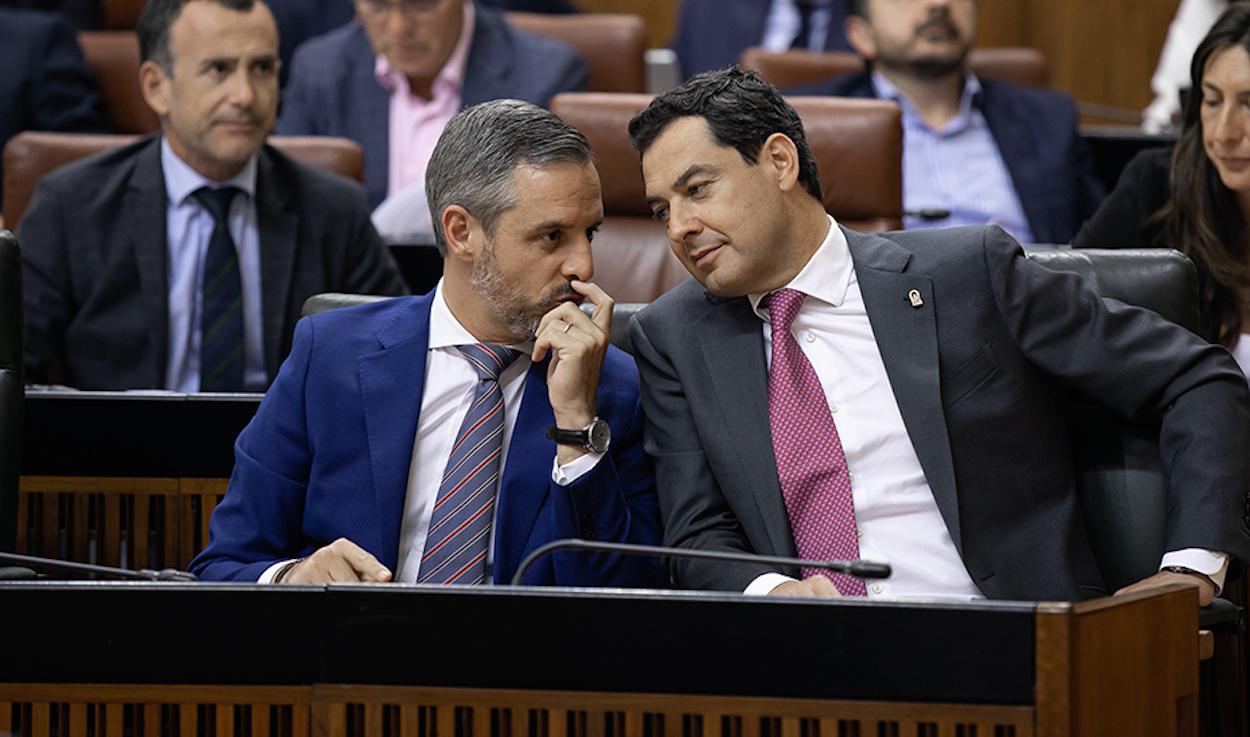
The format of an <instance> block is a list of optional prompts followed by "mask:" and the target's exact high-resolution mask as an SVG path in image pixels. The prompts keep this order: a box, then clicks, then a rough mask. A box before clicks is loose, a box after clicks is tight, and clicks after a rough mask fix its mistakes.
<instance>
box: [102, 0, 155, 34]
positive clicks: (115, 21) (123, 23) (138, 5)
mask: <svg viewBox="0 0 1250 737" xmlns="http://www.w3.org/2000/svg"><path fill="white" fill-rule="evenodd" d="M146 4H147V0H100V11H101V13H102V15H103V16H104V27H105V28H108V29H111V30H119V31H130V30H134V27H135V25H136V24H137V23H138V22H139V13H140V12H142V11H143V6H144V5H146Z"/></svg>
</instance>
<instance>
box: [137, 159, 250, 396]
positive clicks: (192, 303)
mask: <svg viewBox="0 0 1250 737" xmlns="http://www.w3.org/2000/svg"><path fill="white" fill-rule="evenodd" d="M161 168H162V170H163V171H164V173H165V193H166V195H167V197H168V203H167V205H166V210H165V231H166V233H165V235H166V244H167V247H168V254H169V271H168V273H167V275H166V276H167V278H168V281H169V338H168V340H169V343H168V349H169V350H168V361H167V362H166V364H165V388H166V389H169V390H170V391H176V392H185V393H188V394H190V393H194V392H198V391H199V390H200V314H201V313H200V310H201V304H202V301H203V300H202V299H201V289H200V287H201V285H202V283H203V281H204V277H203V273H204V258H205V256H207V255H208V243H209V241H210V240H212V237H213V228H214V227H215V223H214V222H213V216H212V214H211V213H210V212H209V211H208V210H206V209H204V206H203V205H201V204H200V201H199V200H197V199H196V198H195V197H193V196H192V195H193V194H194V193H195V191H196V190H197V189H199V188H200V187H211V188H217V187H225V186H231V187H238V188H239V189H240V190H241V192H240V193H239V194H237V195H235V197H234V200H233V201H232V202H231V203H230V214H229V216H228V218H227V219H228V223H229V229H230V237H231V238H233V239H234V247H235V250H236V252H237V253H238V257H239V280H240V282H241V284H242V287H243V384H244V386H246V387H247V388H248V389H250V390H253V391H264V390H265V386H266V385H267V384H268V383H269V376H268V374H267V373H265V341H264V332H263V330H264V328H263V327H262V326H263V324H264V323H263V321H262V320H261V311H262V309H263V305H262V304H261V283H260V226H259V224H258V223H257V216H256V157H255V156H253V157H252V158H251V160H249V161H248V162H247V164H246V165H245V166H244V167H243V170H242V171H240V172H239V173H238V174H237V175H236V176H235V177H234V178H232V179H228V180H226V181H224V182H214V181H211V180H209V179H206V178H204V177H203V176H201V175H200V174H199V172H197V171H195V170H194V169H192V168H191V167H190V166H188V165H187V164H186V162H184V161H183V160H182V159H180V158H178V155H177V154H175V153H174V150H173V149H172V148H170V146H169V141H167V140H165V139H164V138H162V139H161Z"/></svg>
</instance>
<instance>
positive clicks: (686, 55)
mask: <svg viewBox="0 0 1250 737" xmlns="http://www.w3.org/2000/svg"><path fill="white" fill-rule="evenodd" d="M845 19H846V7H845V2H844V0H734V1H733V2H725V0H684V1H683V2H682V4H681V11H680V15H679V16H678V17H677V35H676V36H675V37H674V38H673V43H672V48H673V51H674V52H676V54H677V61H678V63H679V64H680V65H681V73H682V76H683V77H686V78H689V77H693V76H694V75H696V74H699V73H701V72H708V71H711V70H713V69H722V68H724V67H728V66H733V65H734V64H737V63H738V58H739V57H740V56H742V52H743V51H746V50H747V49H749V48H751V47H752V46H762V47H764V48H767V49H770V50H772V51H785V50H786V49H805V50H807V51H850V50H851V47H850V46H848V45H847V43H846V36H844V35H843V33H842V24H843V21H844V20H845Z"/></svg>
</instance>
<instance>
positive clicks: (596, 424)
mask: <svg viewBox="0 0 1250 737" xmlns="http://www.w3.org/2000/svg"><path fill="white" fill-rule="evenodd" d="M611 442H612V428H610V427H608V423H606V422H604V421H603V420H601V419H599V418H598V417H596V418H595V419H594V420H593V421H591V423H590V426H589V427H587V428H586V449H587V450H589V451H591V452H592V453H607V452H608V445H609V444H611Z"/></svg>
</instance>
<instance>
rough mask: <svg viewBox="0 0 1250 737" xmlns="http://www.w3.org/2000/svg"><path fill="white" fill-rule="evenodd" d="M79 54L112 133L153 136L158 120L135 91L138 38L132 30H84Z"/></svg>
mask: <svg viewBox="0 0 1250 737" xmlns="http://www.w3.org/2000/svg"><path fill="white" fill-rule="evenodd" d="M78 43H79V45H80V46H82V55H83V57H84V58H86V60H87V66H89V67H90V68H91V74H92V75H93V76H94V77H95V82H96V87H98V88H99V89H100V101H101V102H103V103H104V115H105V117H106V118H107V119H108V122H109V126H110V127H111V128H112V129H113V132H114V133H132V134H135V133H140V134H141V133H155V132H156V131H158V130H160V129H161V119H160V118H159V117H157V115H156V113H155V112H154V111H153V110H152V108H150V107H148V103H147V101H146V100H144V99H143V92H142V91H141V90H140V89H139V37H138V35H137V34H136V33H135V32H134V31H84V32H82V33H80V34H78Z"/></svg>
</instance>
